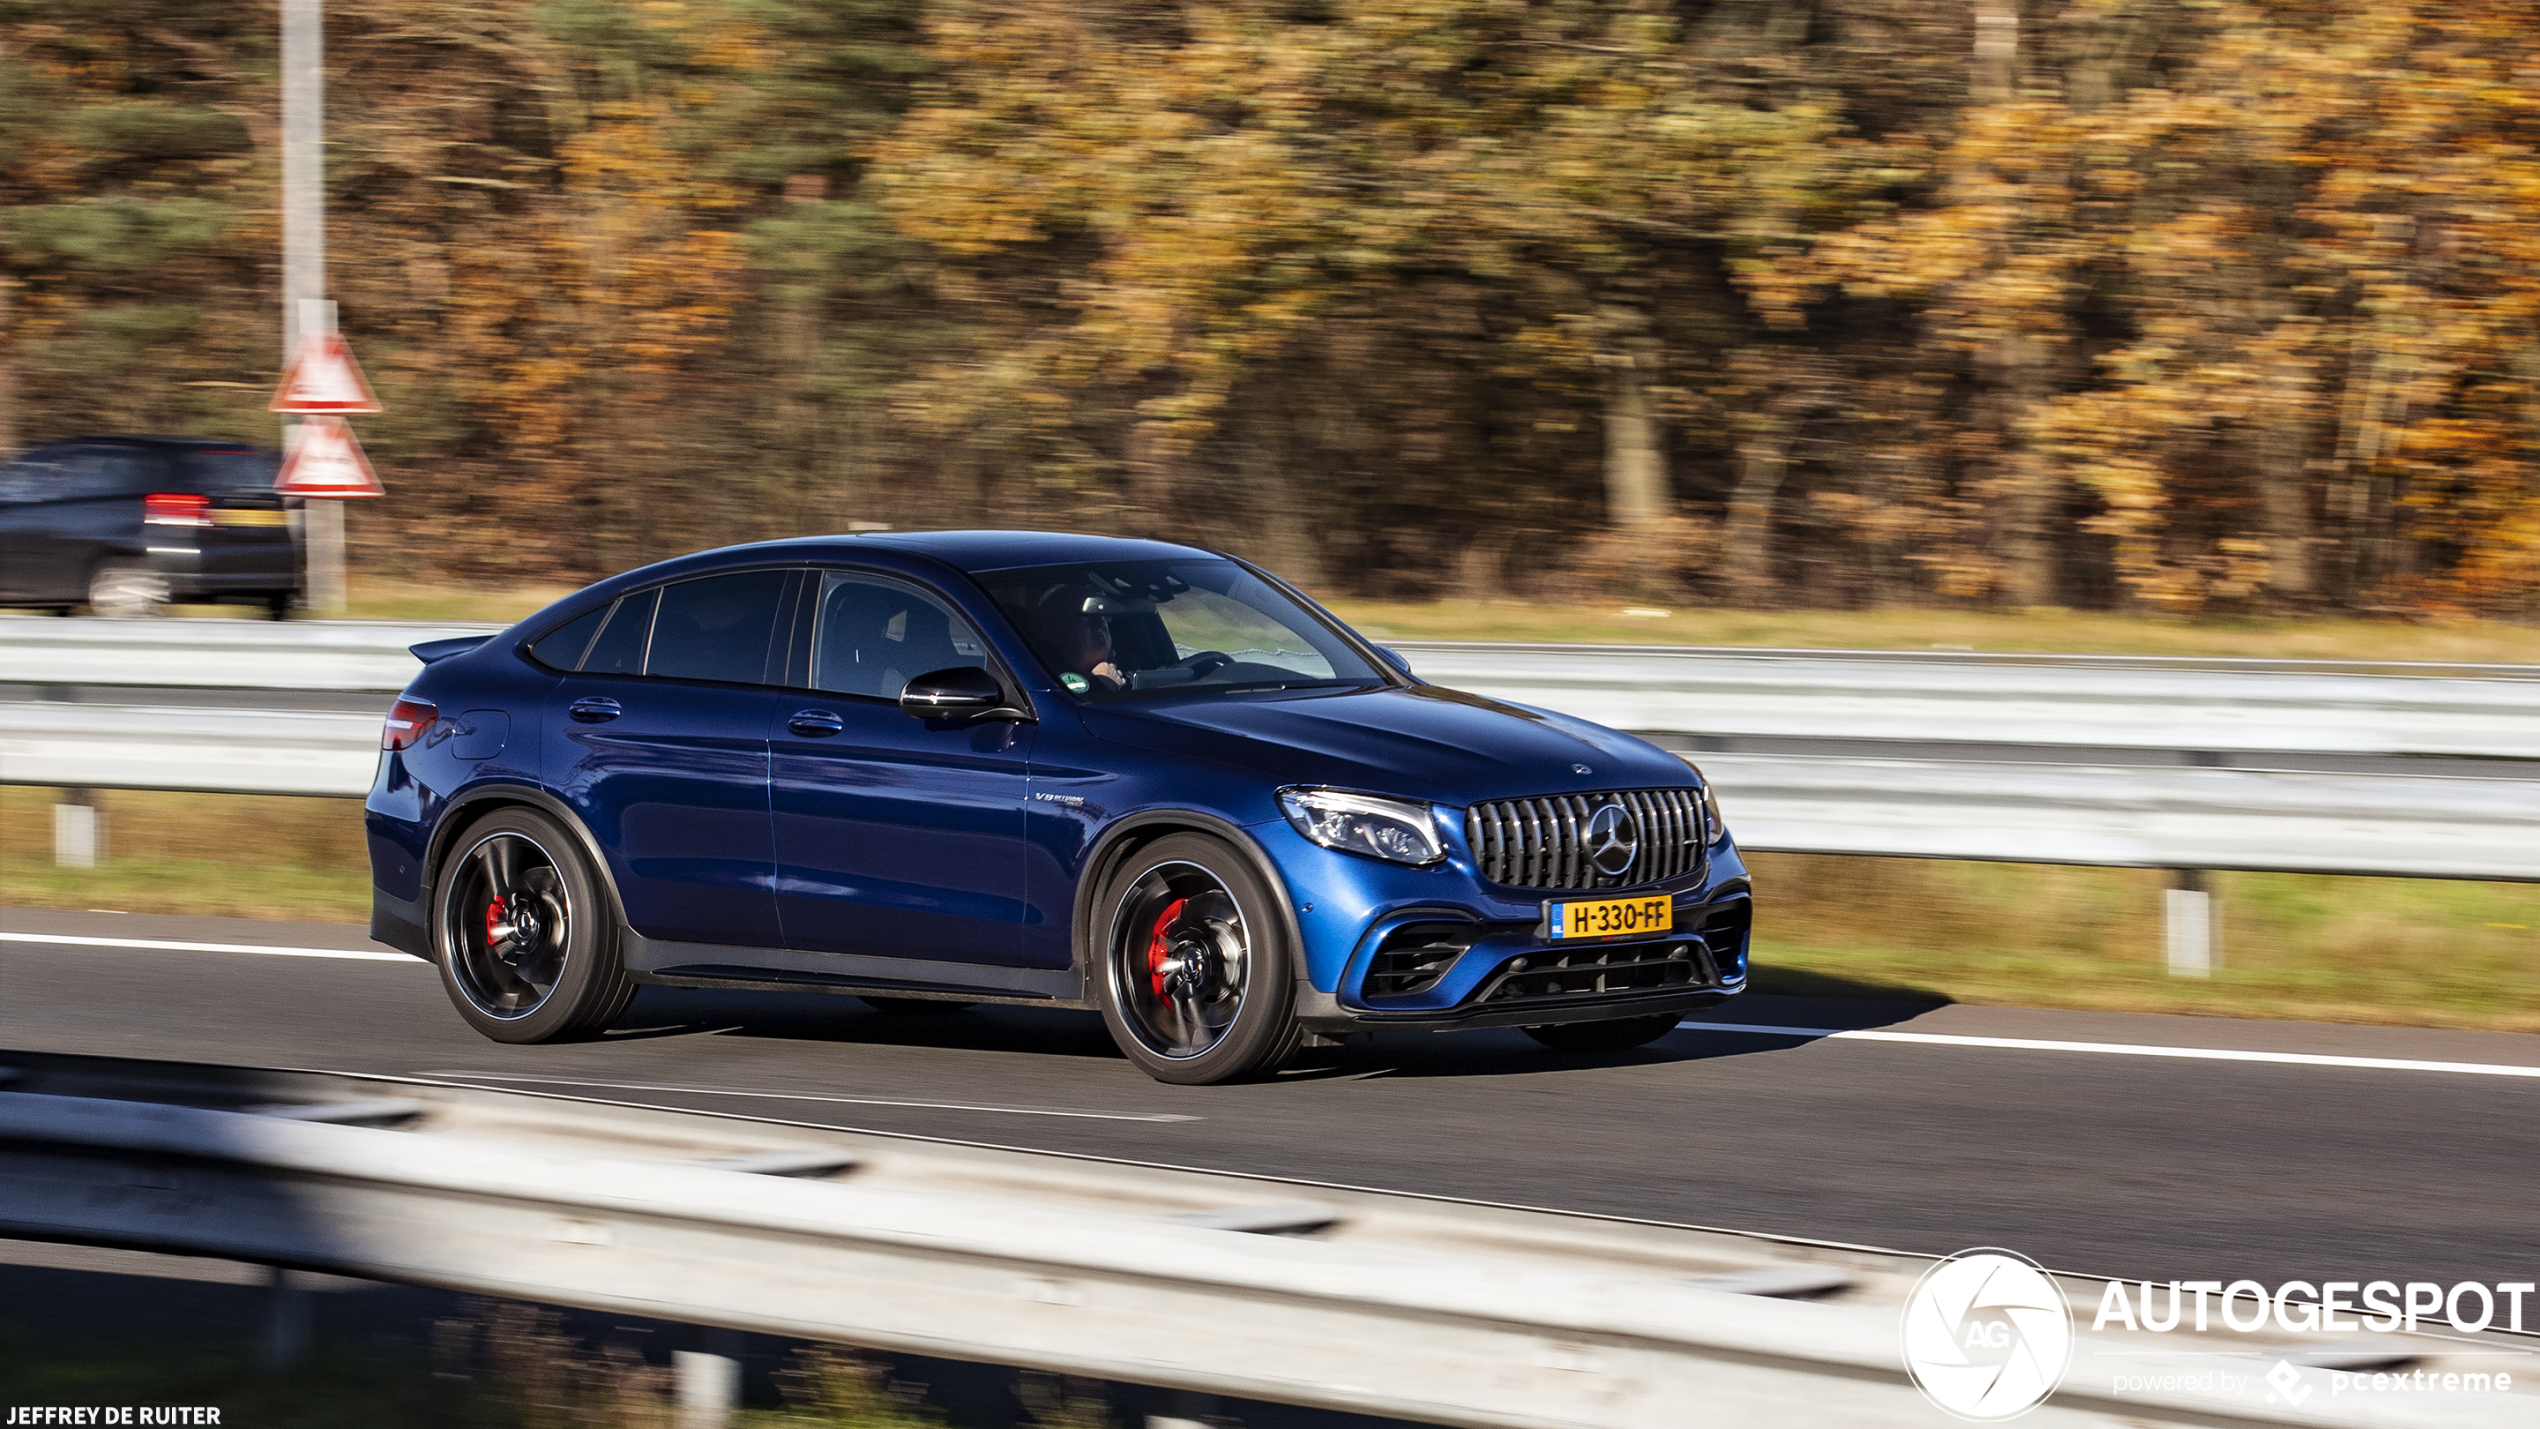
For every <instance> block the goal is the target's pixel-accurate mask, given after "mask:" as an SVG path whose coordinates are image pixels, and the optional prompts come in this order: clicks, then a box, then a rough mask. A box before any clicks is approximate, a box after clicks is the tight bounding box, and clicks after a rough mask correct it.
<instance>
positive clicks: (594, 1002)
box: [433, 808, 635, 1042]
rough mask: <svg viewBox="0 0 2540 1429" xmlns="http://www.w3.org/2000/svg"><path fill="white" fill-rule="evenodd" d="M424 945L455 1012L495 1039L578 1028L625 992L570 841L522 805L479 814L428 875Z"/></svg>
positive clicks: (585, 1029) (621, 1005) (603, 1019)
mask: <svg viewBox="0 0 2540 1429" xmlns="http://www.w3.org/2000/svg"><path fill="white" fill-rule="evenodd" d="M433 952H434V954H435V956H436V959H437V960H438V961H439V963H440V965H441V985H442V987H443V989H444V990H446V991H447V992H448V993H449V994H450V1001H451V1003H452V1004H453V1005H454V1006H456V1007H457V1008H458V1010H459V1015H460V1016H461V1017H464V1018H466V1019H467V1021H468V1024H469V1025H470V1026H472V1027H474V1028H475V1029H476V1030H477V1031H479V1032H481V1033H483V1034H485V1035H486V1036H487V1037H490V1038H492V1039H493V1040H495V1041H497V1042H553V1041H560V1040H565V1039H568V1038H576V1037H587V1036H590V1035H592V1034H594V1033H597V1032H600V1031H602V1030H604V1029H606V1028H607V1027H608V1025H609V1024H610V1023H612V1022H614V1021H616V1020H617V1015H618V1014H619V1013H620V1012H623V1011H624V1010H625V1009H626V1003H627V1001H628V999H630V998H632V997H633V996H634V995H635V985H634V983H633V982H632V981H631V980H630V979H628V977H627V976H626V969H625V966H624V964H623V963H622V962H621V961H620V960H619V956H618V946H617V920H616V917H615V915H614V914H613V913H612V912H611V911H610V908H609V903H608V901H607V897H606V895H605V894H604V892H603V891H602V890H601V888H600V886H599V884H598V881H597V880H596V879H594V878H593V876H592V874H591V870H590V867H589V865H588V863H587V862H586V861H585V859H584V858H583V855H582V853H581V850H580V847H579V846H578V845H577V843H576V842H575V841H574V840H573V838H572V837H571V836H570V835H569V834H567V833H566V832H565V831H564V830H563V829H562V828H559V827H558V826H557V825H556V823H555V821H554V820H552V819H549V818H547V817H546V816H545V815H543V814H540V813H537V812H536V811H534V810H530V809H520V808H513V809H502V810H498V811H496V812H494V813H492V814H488V815H486V816H485V817H484V818H482V819H479V820H478V821H477V822H476V823H475V824H474V825H472V826H471V827H470V828H469V829H468V830H467V832H466V833H464V834H462V835H460V837H459V839H458V841H457V842H456V843H454V844H452V845H451V846H450V853H449V855H448V856H447V857H446V858H445V859H444V860H443V861H442V865H441V869H440V876H439V877H438V879H437V880H436V881H435V889H434V897H433Z"/></svg>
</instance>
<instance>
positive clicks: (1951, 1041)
mask: <svg viewBox="0 0 2540 1429" xmlns="http://www.w3.org/2000/svg"><path fill="white" fill-rule="evenodd" d="M1676 1028H1677V1030H1678V1031H1680V1032H1682V1031H1691V1032H1736V1033H1743V1034H1746V1035H1749V1036H1756V1037H1800V1038H1806V1039H1809V1040H1812V1041H1813V1040H1817V1039H1821V1038H1822V1039H1827V1040H1834V1039H1841V1040H1844V1041H1848V1042H1919V1043H1922V1044H1925V1045H1927V1046H1933V1047H2000V1048H2007V1049H2010V1050H2012V1051H2021V1052H2099V1053H2103V1054H2105V1055H2108V1056H2113V1057H2187V1058H2191V1059H2194V1060H2198V1061H2206V1062H2275V1063H2281V1064H2283V1065H2287V1066H2295V1067H2361V1068H2364V1069H2366V1070H2368V1071H2379V1072H2458V1073H2462V1074H2465V1075H2468V1076H2474V1077H2540V1067H2517V1066H2512V1065H2510V1064H2505V1063H2495V1062H2420V1061H2413V1060H2410V1059H2408V1058H2404V1057H2332V1056H2328V1055H2326V1054H2323V1053H2318V1052H2242V1051H2235V1050H2233V1049H2231V1048H2227V1047H2162V1046H2158V1045H2154V1044H2150V1043H2141V1042H2053V1041H2047V1040H2045V1039H2042V1038H2036V1037H1957V1036H1950V1035H1947V1034H1944V1033H1939V1032H1881V1031H1877V1030H1875V1029H1871V1028H1841V1027H1773V1026H1769V1025H1767V1024H1764V1023H1756V1022H1692V1021H1687V1022H1680V1023H1678V1024H1676Z"/></svg>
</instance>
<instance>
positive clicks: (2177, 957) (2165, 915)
mask: <svg viewBox="0 0 2540 1429" xmlns="http://www.w3.org/2000/svg"><path fill="white" fill-rule="evenodd" d="M2161 915H2162V916H2161V924H2162V934H2163V941H2164V943H2165V944H2166V945H2167V948H2168V952H2169V959H2168V961H2169V969H2170V976H2172V977H2212V976H2213V975H2214V963H2215V958H2214V900H2213V895H2212V894H2210V893H2208V892H2207V891H2206V889H2205V871H2204V870H2203V869H2201V868H2181V869H2176V870H2173V871H2172V874H2171V878H2170V886H2169V887H2168V888H2166V889H2163V890H2162V892H2161Z"/></svg>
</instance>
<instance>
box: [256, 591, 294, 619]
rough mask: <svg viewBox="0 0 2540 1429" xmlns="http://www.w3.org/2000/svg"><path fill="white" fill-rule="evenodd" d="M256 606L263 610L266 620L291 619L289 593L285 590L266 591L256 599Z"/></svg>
mask: <svg viewBox="0 0 2540 1429" xmlns="http://www.w3.org/2000/svg"><path fill="white" fill-rule="evenodd" d="M256 604H258V605H261V606H263V607H264V608H265V619H267V620H289V619H290V618H291V592H289V591H287V590H277V591H268V592H266V593H265V594H263V595H260V596H258V597H256Z"/></svg>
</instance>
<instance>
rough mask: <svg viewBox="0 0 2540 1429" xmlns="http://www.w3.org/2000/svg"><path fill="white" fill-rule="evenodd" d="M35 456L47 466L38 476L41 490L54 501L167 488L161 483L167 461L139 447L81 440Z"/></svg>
mask: <svg viewBox="0 0 2540 1429" xmlns="http://www.w3.org/2000/svg"><path fill="white" fill-rule="evenodd" d="M38 459H39V460H40V461H41V462H42V463H43V465H44V466H45V467H47V468H49V470H47V471H45V472H44V473H43V474H42V476H41V477H40V478H39V480H40V481H41V482H42V485H43V486H44V490H43V492H42V493H41V494H42V495H43V496H46V497H50V498H52V499H54V500H57V501H60V500H69V501H91V500H95V499H97V498H100V497H109V496H147V495H148V494H150V493H151V492H153V491H163V490H166V489H167V488H166V487H165V486H164V485H162V484H161V483H164V482H165V481H166V480H167V479H168V474H169V473H168V470H167V463H166V462H165V461H163V460H162V459H161V458H160V457H159V455H158V453H156V452H152V451H147V450H144V449H142V448H139V447H124V446H112V445H109V444H107V443H104V442H83V443H75V444H71V445H66V446H59V447H55V448H53V449H51V450H50V451H47V452H44V453H42V454H41V455H40V457H39V458H38Z"/></svg>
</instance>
